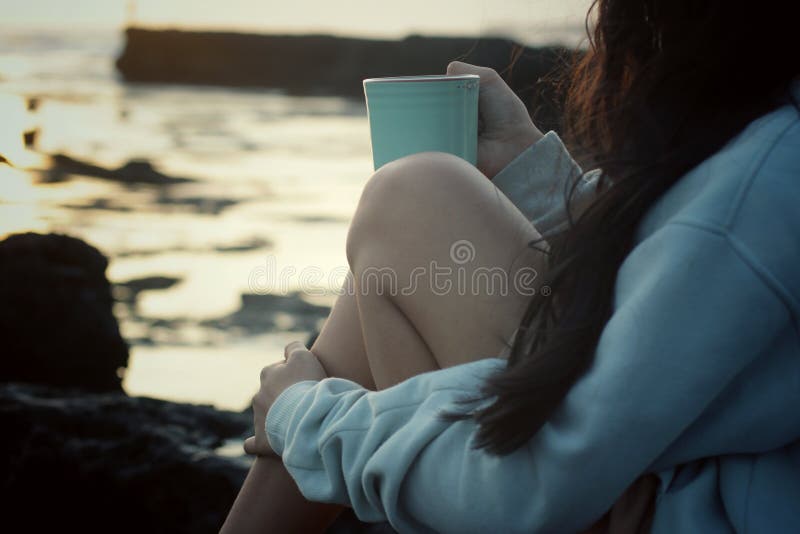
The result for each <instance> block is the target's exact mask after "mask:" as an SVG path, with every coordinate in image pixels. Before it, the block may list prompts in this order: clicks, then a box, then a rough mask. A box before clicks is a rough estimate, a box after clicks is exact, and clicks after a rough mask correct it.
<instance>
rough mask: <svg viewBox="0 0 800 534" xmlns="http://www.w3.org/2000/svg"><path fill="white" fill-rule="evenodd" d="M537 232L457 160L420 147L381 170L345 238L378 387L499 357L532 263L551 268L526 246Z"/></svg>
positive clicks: (525, 294)
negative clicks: (416, 151) (479, 360)
mask: <svg viewBox="0 0 800 534" xmlns="http://www.w3.org/2000/svg"><path fill="white" fill-rule="evenodd" d="M539 237H540V236H539V234H538V233H537V232H536V230H535V229H534V228H533V226H532V225H531V224H530V222H529V221H528V220H527V219H526V218H525V217H524V216H523V215H522V214H521V213H520V212H519V210H517V208H516V207H515V206H514V205H513V204H512V203H511V202H510V201H509V200H508V199H507V198H506V197H505V196H504V195H502V194H500V193H499V191H497V189H496V188H495V187H494V185H492V184H491V182H489V181H488V180H486V178H485V177H484V176H483V175H482V174H481V173H479V172H478V171H477V170H476V169H474V168H473V167H472V166H471V165H468V164H467V163H466V162H464V161H462V160H460V159H458V158H456V157H453V156H449V155H446V154H442V153H425V154H418V155H416V156H413V157H410V158H404V159H402V160H398V161H396V162H394V163H391V164H389V165H386V166H384V167H383V168H382V169H381V170H379V171H378V172H377V173H376V175H375V176H373V178H372V180H371V181H370V182H369V183H368V184H367V187H366V188H365V190H364V193H363V195H362V197H361V202H360V203H359V207H358V209H357V210H356V215H355V217H354V219H353V223H352V226H351V229H350V234H349V236H348V259H349V261H350V267H351V270H352V272H353V273H354V277H355V283H356V286H357V291H356V296H357V301H358V310H359V312H360V318H361V326H362V330H363V333H364V338H365V341H366V348H367V358H368V360H369V365H370V369H371V372H372V375H373V377H374V379H375V383H376V385H377V386H378V388H379V389H382V388H385V387H388V386H390V385H392V384H395V383H397V382H400V381H402V380H404V379H406V378H408V377H410V376H413V375H415V374H417V373H420V372H424V371H429V370H434V369H437V368H440V367H449V366H452V365H457V364H460V363H465V362H469V361H473V360H476V359H480V358H486V357H492V356H498V355H499V354H500V352H501V351H502V350H503V349H504V348H505V346H506V344H507V342H508V340H509V338H510V337H511V335H512V334H513V332H514V330H515V329H516V327H517V326H518V324H519V320H520V318H521V316H522V313H523V312H524V309H525V307H526V305H527V303H528V301H529V299H530V295H531V291H532V290H533V289H534V281H535V274H536V270H535V269H534V268H538V269H541V268H543V266H544V256H543V255H542V253H540V252H538V251H535V250H532V249H531V248H530V247H529V246H528V245H529V243H530V241H532V240H534V239H537V238H539ZM375 273H379V274H377V275H375ZM436 273H438V275H441V276H436V277H434V276H433V275H435V274H436ZM393 277H394V278H393ZM392 284H395V285H394V287H391V285H392Z"/></svg>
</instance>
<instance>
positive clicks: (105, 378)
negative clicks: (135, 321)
mask: <svg viewBox="0 0 800 534" xmlns="http://www.w3.org/2000/svg"><path fill="white" fill-rule="evenodd" d="M107 265H108V261H107V260H106V258H105V256H103V255H102V254H101V253H100V252H99V251H98V250H97V249H96V248H94V247H92V246H90V245H87V244H86V243H84V242H83V241H81V240H79V239H76V238H73V237H69V236H65V235H59V234H49V235H40V234H34V233H27V234H15V235H11V236H9V237H8V238H6V239H5V240H4V241H2V242H0V339H3V349H4V350H3V356H2V358H0V382H10V381H16V382H31V383H37V384H46V385H51V386H71V387H79V388H82V389H84V390H87V391H121V381H122V379H121V377H122V372H123V371H124V369H125V367H126V366H127V365H128V347H127V345H126V344H125V341H124V340H123V339H122V336H121V335H120V332H119V326H118V325H117V321H116V319H115V318H114V315H113V313H112V310H111V306H112V297H111V287H110V285H109V283H108V280H107V279H106V276H105V270H106V266H107Z"/></svg>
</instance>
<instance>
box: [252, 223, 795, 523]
mask: <svg viewBox="0 0 800 534" xmlns="http://www.w3.org/2000/svg"><path fill="white" fill-rule="evenodd" d="M749 257H750V256H748V255H747V254H742V252H741V250H740V249H739V248H737V247H736V246H734V243H732V242H731V240H730V238H729V237H728V236H727V235H725V234H724V233H719V232H714V231H711V230H707V229H703V228H700V227H696V226H692V225H690V224H678V223H674V224H672V223H671V224H667V225H666V226H664V227H663V228H661V229H660V230H659V231H658V232H656V233H655V234H654V235H652V236H651V237H650V238H648V239H647V240H645V241H644V242H642V243H641V244H640V245H639V246H638V247H636V249H634V251H633V252H632V253H631V255H630V256H629V257H628V258H627V259H626V261H625V263H624V264H623V266H622V268H621V270H620V275H619V279H618V283H617V287H616V294H615V302H616V306H615V311H614V313H613V315H612V316H611V318H610V320H609V321H608V323H607V324H606V327H605V328H604V330H603V332H602V335H601V337H600V340H599V343H598V346H597V349H596V355H595V360H594V363H593V365H592V367H591V368H590V370H589V371H588V372H587V373H586V374H585V375H584V376H583V377H582V378H581V379H580V380H579V381H578V382H577V383H576V384H575V385H574V386H573V387H572V388H571V390H570V392H569V393H568V395H567V397H566V398H565V400H564V402H563V403H562V404H561V406H560V407H559V408H558V409H557V410H556V411H555V412H554V413H553V414H552V416H551V417H550V419H549V420H548V422H547V423H546V424H545V425H544V426H543V427H542V428H541V429H540V431H539V432H538V433H537V434H536V435H535V436H534V437H533V438H531V439H530V440H529V441H528V442H527V443H526V444H525V445H524V446H523V447H521V448H519V449H517V450H516V451H514V452H513V453H511V454H508V455H505V456H493V455H490V454H488V453H486V452H485V451H483V450H476V449H475V448H473V444H474V443H475V436H476V432H477V426H476V424H475V423H474V422H473V421H472V420H464V421H458V422H445V421H442V420H441V419H440V418H439V417H438V414H439V413H440V412H441V411H442V410H447V409H451V408H453V407H454V406H455V405H454V404H453V403H454V401H456V400H457V399H459V398H463V397H464V396H468V395H470V394H473V393H474V392H475V391H477V388H478V386H479V384H481V383H482V381H483V379H484V378H485V377H486V376H488V375H489V374H491V373H493V372H495V371H496V370H497V369H500V368H502V366H503V365H505V363H506V362H505V360H501V359H497V358H490V359H486V360H479V361H476V362H472V363H468V364H464V365H459V366H455V367H451V368H447V369H443V370H439V371H433V372H430V373H425V374H422V375H418V376H416V377H413V378H411V379H409V380H406V381H404V382H402V383H400V384H397V385H396V386H394V387H392V388H389V389H386V390H383V391H378V392H372V391H368V390H365V389H363V388H361V387H360V386H358V385H357V384H355V383H353V382H349V381H347V380H343V379H337V378H328V379H325V380H322V381H320V382H314V381H306V382H300V383H298V384H295V385H293V386H291V387H290V388H288V389H287V390H286V391H284V392H283V393H282V394H281V395H280V396H279V397H278V399H277V400H276V401H275V403H274V404H273V406H272V407H271V409H270V410H269V413H268V415H267V421H266V429H267V433H268V437H269V441H270V444H271V445H272V447H273V448H274V449H275V451H276V452H277V453H278V454H280V455H281V456H282V458H283V462H284V464H285V465H286V467H287V469H288V471H289V472H290V474H291V475H292V477H293V478H294V480H295V481H296V482H297V484H298V487H299V488H300V491H301V492H302V493H303V494H304V495H305V496H306V497H307V498H308V499H310V500H314V501H324V502H337V503H341V504H346V505H349V506H352V507H353V509H354V511H355V513H356V514H357V515H358V517H359V518H361V519H362V520H365V521H389V522H390V523H391V524H392V526H393V527H394V528H396V529H397V530H399V531H400V532H459V533H461V532H487V531H498V532H510V533H513V532H554V531H557V532H570V531H577V530H580V529H582V528H585V527H586V526H588V525H589V524H591V523H592V522H593V521H595V520H596V519H597V518H598V517H600V516H601V515H602V514H603V513H604V512H605V511H606V510H607V509H608V508H609V507H610V506H611V505H612V504H613V502H614V501H615V499H616V498H617V496H619V495H620V494H621V493H622V492H623V491H624V489H625V488H626V487H627V486H628V485H629V484H630V483H631V482H633V481H634V480H635V479H636V477H637V476H639V474H641V473H643V472H646V471H647V469H648V467H649V466H651V465H652V464H653V463H654V462H655V461H656V460H657V458H658V457H659V456H660V455H661V454H662V453H663V452H664V451H665V449H666V448H667V447H668V446H670V445H671V444H672V443H673V442H675V441H676V440H677V439H678V438H679V436H680V435H681V433H682V432H683V431H684V430H685V429H687V427H689V425H691V424H692V422H693V421H695V420H696V419H698V417H700V415H701V414H702V413H703V412H704V410H706V408H707V407H708V406H709V405H710V403H712V402H713V400H714V399H715V398H716V397H717V396H718V395H719V394H720V393H721V392H722V391H723V390H724V389H725V388H726V386H728V385H729V384H730V383H731V382H732V381H733V380H734V379H735V378H736V377H737V375H738V374H739V373H741V372H742V370H743V369H744V368H745V367H746V366H747V365H748V364H749V363H751V362H752V361H753V360H755V359H756V358H757V357H758V356H759V355H761V354H763V353H764V352H765V351H767V350H769V348H770V346H771V343H772V342H773V341H774V339H776V337H777V336H778V333H779V331H780V329H782V328H785V327H786V325H787V324H790V323H789V321H790V320H791V315H790V312H789V310H788V309H787V308H786V306H785V305H784V304H783V301H782V300H781V299H780V298H779V297H778V296H777V295H776V293H775V292H774V291H773V289H772V286H771V285H770V286H768V285H767V284H766V283H765V281H764V278H763V277H762V276H759V275H758V274H757V272H760V271H758V270H757V269H755V268H754V267H753V265H752V264H751V262H750V260H749V259H748V258H749ZM797 260H798V258H789V259H788V260H787V261H797ZM753 310H758V313H753ZM483 402H486V401H483Z"/></svg>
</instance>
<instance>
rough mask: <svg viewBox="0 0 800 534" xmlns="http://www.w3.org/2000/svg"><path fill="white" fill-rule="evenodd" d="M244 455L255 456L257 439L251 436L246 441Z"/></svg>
mask: <svg viewBox="0 0 800 534" xmlns="http://www.w3.org/2000/svg"><path fill="white" fill-rule="evenodd" d="M244 453H245V454H255V453H256V437H255V436H250V437H249V438H247V439H246V440H244Z"/></svg>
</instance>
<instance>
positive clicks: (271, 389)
mask: <svg viewBox="0 0 800 534" xmlns="http://www.w3.org/2000/svg"><path fill="white" fill-rule="evenodd" d="M283 357H284V359H285V360H286V361H285V362H279V363H274V364H272V365H269V366H267V367H264V369H262V370H261V388H260V389H259V390H258V393H256V394H255V395H254V396H253V426H254V427H255V436H251V437H249V438H247V439H246V440H245V442H244V452H245V453H247V454H257V455H259V456H264V455H269V454H273V455H274V454H275V452H274V451H273V450H272V448H271V447H270V446H269V442H268V441H267V434H266V432H265V430H264V425H265V423H266V419H267V412H268V411H269V408H270V406H272V403H273V402H275V399H277V398H278V395H280V394H281V393H283V391H284V390H285V389H286V388H288V387H289V386H291V385H292V384H295V383H297V382H301V381H303V380H322V379H323V378H327V375H326V374H325V370H324V369H323V368H322V365H320V363H319V361H318V360H317V357H316V356H314V354H313V353H312V352H311V351H310V350H308V349H307V348H306V347H305V345H303V344H302V343H300V342H299V341H293V342H292V343H289V344H288V345H286V348H285V349H284V350H283Z"/></svg>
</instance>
